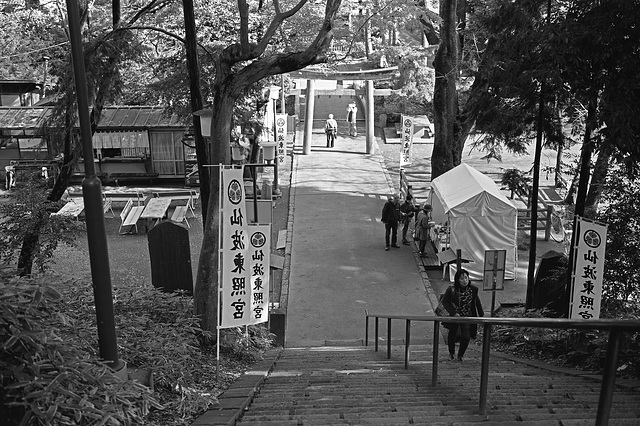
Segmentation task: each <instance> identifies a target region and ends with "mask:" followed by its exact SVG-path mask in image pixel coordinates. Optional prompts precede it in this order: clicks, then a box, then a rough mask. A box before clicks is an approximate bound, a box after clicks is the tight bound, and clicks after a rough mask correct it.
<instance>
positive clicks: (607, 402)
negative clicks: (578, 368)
mask: <svg viewBox="0 0 640 426" xmlns="http://www.w3.org/2000/svg"><path fill="white" fill-rule="evenodd" d="M619 352H620V332H619V331H618V330H614V329H613V328H611V329H609V343H608V344H607V360H606V362H605V367H604V374H603V375H602V385H600V399H599V401H598V413H597V414H596V426H601V425H606V424H607V423H609V414H610V413H611V401H612V400H613V391H614V389H615V385H616V369H617V368H618V354H619Z"/></svg>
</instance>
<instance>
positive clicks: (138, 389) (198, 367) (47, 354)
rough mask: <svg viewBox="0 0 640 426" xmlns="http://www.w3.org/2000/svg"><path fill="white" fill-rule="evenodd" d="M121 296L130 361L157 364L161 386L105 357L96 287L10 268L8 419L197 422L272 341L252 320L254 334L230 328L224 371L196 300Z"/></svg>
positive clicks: (4, 377)
mask: <svg viewBox="0 0 640 426" xmlns="http://www.w3.org/2000/svg"><path fill="white" fill-rule="evenodd" d="M125 287H126V286H125ZM113 299H114V313H115V319H116V333H117V338H118V351H119V355H120V359H122V360H125V361H127V363H128V366H129V367H130V368H142V369H147V370H151V371H153V376H154V382H155V383H154V384H155V389H154V392H153V393H152V391H151V390H150V389H148V388H147V387H145V386H142V385H141V384H139V383H137V382H133V381H128V380H127V381H123V380H121V379H119V378H118V377H116V376H115V374H113V372H112V371H111V370H110V369H109V368H108V367H107V365H106V364H105V363H103V362H101V361H100V359H99V358H98V355H99V354H98V353H97V347H98V344H97V340H98V338H97V328H96V317H95V305H94V298H93V291H92V287H91V285H89V284H87V283H81V282H75V281H69V282H56V283H47V282H46V281H45V279H44V278H39V279H37V280H36V279H18V278H16V277H14V276H13V275H11V274H10V273H9V271H7V270H3V271H2V272H1V273H0V300H1V301H2V304H0V326H1V327H0V330H1V331H0V332H1V333H2V336H1V338H2V341H3V342H4V346H3V349H4V350H3V351H2V353H1V355H0V375H1V386H2V387H1V389H0V397H1V401H2V408H0V410H3V411H4V412H0V418H6V419H10V422H9V423H15V424H18V423H20V421H24V424H30V425H45V424H46V425H53V426H56V425H71V424H73V425H90V424H98V423H99V421H102V420H104V424H107V425H109V424H141V423H147V424H154V425H187V424H189V423H190V422H191V420H192V419H193V418H194V417H195V416H197V415H198V414H200V413H202V412H203V411H205V410H206V409H207V407H208V406H209V405H210V404H212V403H213V402H216V397H217V395H218V394H219V392H220V391H221V389H225V388H226V387H227V386H228V385H229V384H230V383H231V382H233V381H234V380H235V379H236V378H237V377H239V376H240V375H241V374H242V373H243V372H244V370H245V369H246V367H247V365H249V364H251V362H253V361H255V360H256V359H258V358H259V356H260V354H261V352H262V351H263V350H264V349H266V348H268V347H269V346H270V344H271V336H270V335H269V334H268V333H267V332H266V330H265V328H264V327H261V326H260V327H259V326H252V327H248V338H245V336H244V333H242V331H241V330H237V329H229V330H223V332H222V333H221V353H224V354H225V357H224V359H221V361H220V369H219V372H218V373H217V372H216V367H217V362H216V353H215V346H213V345H212V343H213V342H215V340H214V338H213V336H211V335H210V334H208V333H206V332H204V331H202V330H201V329H200V328H199V327H198V324H199V319H198V318H197V317H195V316H194V315H193V299H192V298H191V297H186V296H184V295H182V294H179V293H177V294H170V293H162V292H160V291H158V290H156V289H154V288H152V287H150V288H146V287H145V288H123V286H121V287H119V288H116V289H114V292H113Z"/></svg>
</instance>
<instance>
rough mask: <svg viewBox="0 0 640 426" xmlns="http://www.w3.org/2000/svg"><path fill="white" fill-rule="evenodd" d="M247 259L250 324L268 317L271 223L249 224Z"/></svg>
mask: <svg viewBox="0 0 640 426" xmlns="http://www.w3.org/2000/svg"><path fill="white" fill-rule="evenodd" d="M249 259H250V263H249V264H250V268H249V270H250V274H251V311H250V312H249V314H250V318H251V319H250V321H249V323H250V324H259V323H261V322H266V321H267V320H268V319H269V286H270V283H271V279H270V278H271V273H270V271H271V225H258V224H250V225H249Z"/></svg>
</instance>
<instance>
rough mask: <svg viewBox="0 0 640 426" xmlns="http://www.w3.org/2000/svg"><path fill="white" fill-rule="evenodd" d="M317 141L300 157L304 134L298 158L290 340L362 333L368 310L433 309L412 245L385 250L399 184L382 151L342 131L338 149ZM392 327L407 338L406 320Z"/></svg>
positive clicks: (313, 342) (321, 340)
mask: <svg viewBox="0 0 640 426" xmlns="http://www.w3.org/2000/svg"><path fill="white" fill-rule="evenodd" d="M300 136H301V135H300ZM312 139H313V140H312V146H311V154H310V155H302V154H301V145H302V137H299V138H298V141H299V145H298V147H297V151H298V152H297V153H296V155H295V157H294V165H293V168H294V169H293V176H292V182H291V191H292V193H291V197H292V198H291V202H292V203H293V204H292V209H291V210H292V213H293V226H292V228H293V229H292V230H293V232H292V242H291V266H290V273H289V279H288V289H287V290H285V289H283V293H285V295H286V296H288V299H287V300H286V310H287V323H286V333H285V336H286V337H285V346H286V347H296V346H320V345H324V344H325V343H328V342H330V341H342V342H344V341H355V340H359V339H363V338H364V312H365V309H366V310H368V311H369V312H389V313H392V312H396V313H397V312H403V313H406V314H415V315H424V314H427V313H431V312H433V311H432V307H431V303H430V301H429V298H428V297H427V288H426V287H425V281H424V280H423V278H424V276H423V275H421V274H420V271H419V269H418V267H417V266H416V262H415V258H414V256H413V248H412V246H401V248H399V249H397V248H392V249H391V250H390V251H385V250H384V245H385V244H384V225H383V224H382V223H381V222H380V216H381V212H382V206H383V205H384V203H385V201H386V198H387V196H388V195H389V194H390V193H393V192H394V190H393V188H391V186H390V182H391V181H390V179H389V178H388V175H387V173H386V170H385V167H384V161H383V158H382V156H381V155H379V154H374V155H368V154H366V147H365V138H364V136H358V137H349V136H345V135H343V134H340V135H339V136H338V139H337V141H336V144H335V148H332V149H329V148H325V146H326V141H325V136H324V134H321V133H314V134H313V138H312ZM376 148H377V147H376ZM402 326H404V325H403V324H402ZM416 327H426V326H425V325H424V324H422V325H417V326H416ZM392 333H393V335H394V336H397V337H402V336H403V331H402V330H401V327H400V324H399V325H398V330H397V331H396V330H392ZM414 333H420V331H416V332H414ZM424 333H426V329H425V330H424V332H423V333H420V334H422V335H424ZM418 335H419V334H414V336H416V337H418Z"/></svg>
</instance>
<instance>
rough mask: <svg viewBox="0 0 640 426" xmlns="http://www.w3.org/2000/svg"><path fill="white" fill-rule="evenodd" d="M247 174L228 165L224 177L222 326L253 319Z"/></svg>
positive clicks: (221, 192)
mask: <svg viewBox="0 0 640 426" xmlns="http://www.w3.org/2000/svg"><path fill="white" fill-rule="evenodd" d="M243 175H244V167H242V168H233V169H231V168H226V169H223V170H222V173H221V177H222V178H221V179H220V194H221V198H222V202H221V206H220V207H221V209H220V221H221V229H220V231H221V235H222V238H221V239H220V249H221V251H222V262H221V265H222V269H221V271H220V272H221V273H220V284H219V285H220V300H221V311H222V312H221V315H220V328H229V327H237V326H241V325H247V324H249V323H250V309H251V284H250V270H249V263H250V262H249V259H248V258H247V256H248V255H249V229H248V225H247V220H246V218H247V215H246V212H245V209H246V203H245V193H244V180H243V178H242V177H243Z"/></svg>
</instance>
